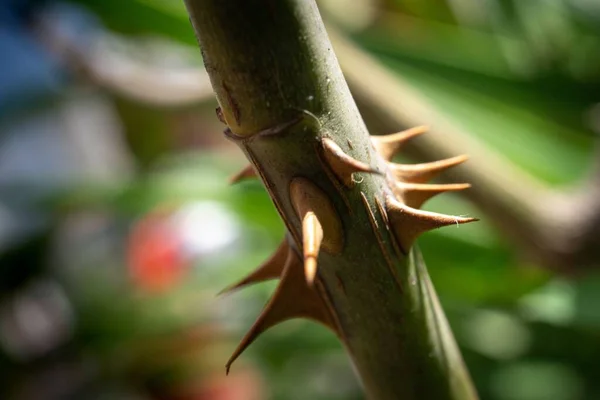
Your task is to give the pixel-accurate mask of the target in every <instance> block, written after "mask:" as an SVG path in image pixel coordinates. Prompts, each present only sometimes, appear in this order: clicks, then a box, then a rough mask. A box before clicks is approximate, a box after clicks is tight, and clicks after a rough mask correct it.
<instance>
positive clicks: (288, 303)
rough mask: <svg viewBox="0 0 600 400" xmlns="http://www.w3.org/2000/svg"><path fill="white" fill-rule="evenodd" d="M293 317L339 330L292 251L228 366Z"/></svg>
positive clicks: (227, 368)
mask: <svg viewBox="0 0 600 400" xmlns="http://www.w3.org/2000/svg"><path fill="white" fill-rule="evenodd" d="M293 318H308V319H311V320H313V321H316V322H319V323H321V324H323V325H325V326H327V327H329V328H331V329H332V330H333V331H334V332H337V329H336V328H335V325H334V324H333V322H332V318H331V316H330V315H329V314H328V311H327V308H326V306H325V305H324V303H323V300H322V299H321V298H320V297H319V295H318V293H317V292H316V291H315V290H314V289H313V288H311V287H309V286H308V285H307V284H306V280H305V277H304V272H303V268H302V263H301V261H300V259H299V258H298V256H297V255H296V253H295V252H293V251H290V252H289V253H288V258H287V261H286V264H285V269H284V271H283V276H282V278H281V281H280V282H279V285H278V286H277V289H275V293H274V294H273V297H271V299H270V300H269V301H268V302H267V304H266V306H265V308H264V309H263V311H262V313H261V314H260V316H259V317H258V319H257V320H256V322H255V323H254V324H253V325H252V327H251V328H250V330H249V331H248V332H247V333H246V335H245V336H244V338H243V339H242V340H241V342H240V344H239V345H238V347H237V348H236V349H235V351H234V352H233V354H232V356H231V357H230V359H229V361H227V364H226V366H225V367H226V370H227V371H229V369H230V368H231V364H232V363H233V362H234V361H235V360H236V359H237V358H238V357H239V356H240V354H242V352H243V351H244V350H245V349H246V348H247V347H248V346H250V344H252V343H253V342H254V340H256V338H257V337H258V336H259V335H260V334H261V333H262V332H264V331H266V330H267V329H269V328H271V327H273V326H275V325H277V324H279V323H281V322H283V321H287V320H289V319H293Z"/></svg>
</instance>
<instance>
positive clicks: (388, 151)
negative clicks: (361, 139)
mask: <svg viewBox="0 0 600 400" xmlns="http://www.w3.org/2000/svg"><path fill="white" fill-rule="evenodd" d="M427 129H428V127H426V126H416V127H414V128H410V129H407V130H405V131H402V132H398V133H392V134H391V135H382V136H371V142H372V143H373V146H375V150H377V152H378V153H379V154H380V155H381V157H383V158H384V159H385V160H387V161H390V160H391V159H392V157H394V155H395V154H396V153H397V152H398V151H399V150H400V148H401V147H402V145H403V144H404V142H406V141H407V140H409V139H412V138H413V137H415V136H419V135H421V134H423V133H425V132H426V131H427Z"/></svg>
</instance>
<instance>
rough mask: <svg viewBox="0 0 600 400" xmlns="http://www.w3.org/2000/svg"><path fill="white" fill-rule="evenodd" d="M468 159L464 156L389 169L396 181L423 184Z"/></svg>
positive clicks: (395, 165) (395, 166) (391, 166)
mask: <svg viewBox="0 0 600 400" xmlns="http://www.w3.org/2000/svg"><path fill="white" fill-rule="evenodd" d="M468 159H469V157H468V156H466V155H461V156H456V157H452V158H446V159H444V160H439V161H434V162H429V163H422V164H393V163H389V164H388V165H389V167H390V169H391V170H392V173H393V174H394V176H395V177H396V179H398V180H401V181H404V182H410V183H425V182H427V181H429V180H431V179H433V178H435V177H436V176H438V175H439V174H440V173H442V172H444V171H445V170H447V169H449V168H451V167H454V166H456V165H459V164H462V163H464V162H465V161H467V160H468Z"/></svg>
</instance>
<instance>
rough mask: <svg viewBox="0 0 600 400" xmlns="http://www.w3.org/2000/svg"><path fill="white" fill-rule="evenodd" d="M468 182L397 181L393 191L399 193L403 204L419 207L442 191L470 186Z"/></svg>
mask: <svg viewBox="0 0 600 400" xmlns="http://www.w3.org/2000/svg"><path fill="white" fill-rule="evenodd" d="M470 187H471V185H470V184H468V183H450V184H426V183H425V184H424V183H405V182H397V183H396V186H395V188H394V193H395V194H396V195H399V196H400V197H401V198H402V200H403V202H404V204H406V205H407V206H409V207H413V208H420V207H421V206H422V205H423V204H424V203H425V202H426V201H427V200H429V199H431V198H432V197H433V196H436V195H438V194H440V193H444V192H456V191H459V190H465V189H468V188H470Z"/></svg>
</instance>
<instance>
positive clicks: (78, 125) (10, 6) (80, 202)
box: [0, 0, 600, 400]
mask: <svg viewBox="0 0 600 400" xmlns="http://www.w3.org/2000/svg"><path fill="white" fill-rule="evenodd" d="M319 5H320V7H321V9H322V12H323V14H324V17H325V19H326V22H327V24H330V26H337V28H338V29H341V30H342V31H343V32H344V33H345V34H346V35H348V37H351V38H352V39H353V40H354V41H355V42H356V43H357V44H359V45H360V46H361V47H362V48H363V49H364V50H366V51H368V52H369V53H371V54H372V55H374V56H375V57H376V58H377V59H379V60H380V61H381V62H382V63H383V64H384V65H385V66H386V67H388V68H389V69H390V70H391V71H393V72H394V73H396V74H397V76H399V77H402V79H404V80H405V81H406V82H408V83H409V84H410V85H411V86H412V87H414V88H415V89H416V90H418V91H419V92H421V93H422V94H423V95H424V96H426V98H427V99H428V101H429V102H430V103H431V104H432V105H433V106H434V107H435V109H436V110H437V111H438V112H439V113H440V114H441V115H445V116H446V117H447V118H449V119H450V120H453V121H456V122H457V123H459V124H460V126H461V127H463V128H464V130H465V132H467V133H468V134H469V135H471V136H472V137H473V140H477V141H479V142H481V143H483V144H485V145H486V146H488V147H489V149H490V150H491V151H494V152H497V153H500V154H502V155H503V157H505V158H506V159H507V160H509V161H510V162H511V163H513V164H514V165H516V166H518V167H520V168H522V169H524V170H526V171H527V172H528V173H530V174H531V175H533V176H535V177H536V179H538V180H539V181H540V182H543V183H545V184H547V185H549V186H551V187H555V188H558V189H563V188H564V189H566V188H571V187H573V186H575V185H577V184H579V183H580V182H582V181H584V179H585V178H586V176H587V175H589V169H590V166H591V165H592V160H593V157H594V145H595V141H596V136H595V135H597V134H598V133H600V103H599V101H600V91H599V89H600V2H598V1H596V0H426V1H425V0H322V1H320V2H319ZM215 107H216V102H215V99H214V96H213V95H212V91H211V87H210V83H209V82H208V78H207V76H206V74H205V72H204V70H203V67H202V60H201V58H200V54H199V51H198V48H197V44H196V40H195V38H194V36H193V33H192V30H191V28H190V25H189V22H188V17H187V14H186V12H185V8H184V6H183V2H182V1H175V0H71V1H50V0H47V1H42V0H3V1H2V2H0V398H2V399H18V400H22V399H36V400H37V399H44V400H46V399H47V400H54V399H56V400H58V399H136V400H138V399H139V400H150V399H186V400H188V399H190V400H191V399H219V400H242V399H244V400H250V399H257V400H258V399H282V400H283V399H290V400H293V399H323V400H325V399H328V400H331V399H340V400H341V399H344V400H350V399H361V398H363V397H362V393H361V390H360V387H359V384H357V381H356V378H355V377H354V375H353V372H352V368H351V366H350V365H349V360H348V358H347V356H346V355H345V353H344V352H343V349H342V347H341V346H340V344H339V343H338V342H337V340H336V339H335V337H334V336H333V335H332V334H331V333H329V332H328V331H326V330H325V329H323V328H321V327H320V326H317V325H314V324H312V323H309V322H304V321H290V322H287V323H285V324H283V325H281V326H278V327H276V328H274V329H272V330H271V331H269V332H267V333H265V334H264V335H262V336H261V338H260V339H259V340H258V341H257V342H256V343H255V344H254V345H252V346H251V348H250V349H249V350H248V351H247V352H246V353H245V354H244V355H243V356H242V357H241V358H240V359H239V360H238V362H237V363H236V364H234V366H233V369H232V373H231V374H230V376H229V377H227V378H226V377H225V370H224V364H225V361H226V360H227V358H228V357H229V354H230V353H231V352H232V350H233V349H234V347H235V345H236V342H237V341H238V340H239V339H240V338H241V336H242V335H243V333H244V331H245V330H246V329H247V328H248V327H249V326H250V325H251V323H252V322H253V320H254V318H255V317H256V316H257V315H258V313H259V311H260V309H261V308H262V306H263V304H264V302H265V301H266V300H267V299H268V296H269V294H270V293H271V292H272V290H273V288H274V285H275V283H274V282H269V283H265V284H261V285H257V286H255V287H251V288H248V289H245V290H243V291H241V292H239V293H234V294H231V295H228V296H225V297H221V298H218V297H217V296H216V294H217V292H218V291H219V290H220V289H222V288H223V287H225V286H227V285H228V284H230V283H232V282H234V281H235V280H237V279H239V278H240V277H241V276H242V275H244V274H245V273H247V272H249V271H250V270H251V269H252V268H253V267H254V266H256V265H258V264H259V263H260V262H261V261H263V260H264V259H265V258H267V257H268V256H269V255H270V253H271V252H272V251H273V250H274V249H275V248H276V246H277V244H278V243H279V241H280V240H281V239H282V237H283V235H284V228H283V225H282V223H281V222H280V219H279V217H278V216H277V214H276V212H275V210H274V208H273V206H272V204H271V202H270V200H269V198H268V196H267V195H266V193H265V191H264V190H263V189H262V188H261V186H260V184H259V183H258V182H251V181H247V182H242V183H240V184H238V185H236V186H229V185H228V178H229V177H230V176H231V175H232V174H233V173H235V172H237V170H239V169H240V168H241V167H243V166H244V165H245V160H244V158H243V155H242V154H241V152H240V151H239V150H238V149H237V148H236V147H235V146H234V145H232V144H231V143H229V142H227V141H226V140H225V139H224V138H223V136H222V134H221V132H222V130H223V128H224V127H223V125H222V124H220V123H219V122H218V120H217V118H216V117H215ZM423 123H424V124H427V121H423ZM376 133H389V132H376ZM421 161H430V160H421ZM428 207H429V208H430V209H434V210H440V209H443V210H445V211H448V210H449V211H451V212H454V213H456V214H469V215H477V216H479V217H481V219H482V221H481V222H480V223H478V224H471V225H469V226H464V227H461V228H460V229H453V228H446V229H443V230H439V231H435V232H431V233H428V234H427V235H425V236H424V237H423V238H422V239H421V240H420V246H421V248H422V250H423V253H424V256H425V260H426V262H427V264H428V267H429V269H430V272H431V275H432V278H433V282H434V284H435V286H436V288H437V290H438V292H439V295H440V297H441V300H442V303H443V306H444V308H445V310H446V312H447V315H448V318H449V320H450V322H451V325H452V327H453V328H454V332H455V335H456V337H457V340H458V342H459V344H460V346H461V348H462V350H463V354H464V357H465V359H466V362H467V364H468V366H469V368H470V371H471V374H472V375H473V378H474V380H475V383H476V385H477V387H478V390H479V392H480V395H481V397H482V399H484V400H485V399H487V400H595V399H599V398H600V361H599V360H600V274H598V271H597V270H595V269H594V268H579V267H580V266H578V265H573V266H572V267H573V268H572V269H573V270H574V271H577V273H575V274H565V273H564V272H561V273H559V272H556V271H550V270H548V269H547V268H545V267H544V266H542V265H537V264H536V263H535V262H532V261H531V260H530V259H528V258H527V257H523V255H522V254H520V252H518V251H517V250H516V248H515V246H514V245H513V244H512V243H511V241H510V238H507V237H505V236H504V235H503V234H502V233H501V232H499V231H498V230H497V229H496V228H495V227H494V225H493V224H492V223H490V221H488V220H487V218H486V215H485V214H482V213H481V211H479V210H478V209H477V208H475V207H474V205H472V204H471V203H469V202H468V201H466V200H464V199H463V198H461V197H459V196H453V195H444V196H443V197H442V198H440V199H436V200H434V201H432V203H431V205H430V206H428Z"/></svg>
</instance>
